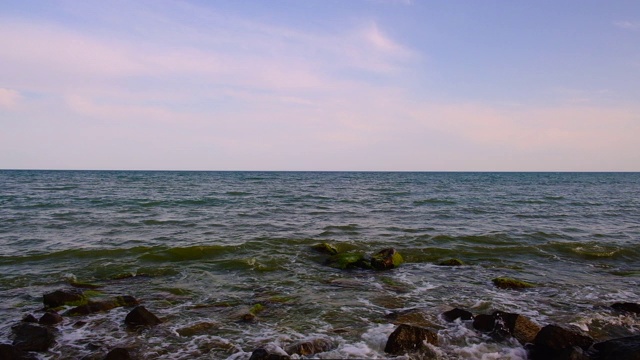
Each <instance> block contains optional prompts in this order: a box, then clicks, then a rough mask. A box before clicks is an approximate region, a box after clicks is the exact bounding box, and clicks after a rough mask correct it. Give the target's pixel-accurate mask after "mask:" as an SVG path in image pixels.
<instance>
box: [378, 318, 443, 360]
mask: <svg viewBox="0 0 640 360" xmlns="http://www.w3.org/2000/svg"><path fill="white" fill-rule="evenodd" d="M425 341H426V342H428V343H429V344H432V345H438V335H437V334H436V333H435V332H433V331H431V330H429V329H427V328H423V327H418V326H412V325H406V324H401V325H400V326H398V327H397V328H396V329H395V330H394V331H393V333H391V335H389V339H388V340H387V344H386V346H385V347H384V351H385V352H386V353H389V354H394V355H403V354H406V353H425V354H431V353H432V350H431V349H429V347H427V346H426V345H425Z"/></svg>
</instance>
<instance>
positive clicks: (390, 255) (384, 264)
mask: <svg viewBox="0 0 640 360" xmlns="http://www.w3.org/2000/svg"><path fill="white" fill-rule="evenodd" d="M403 262H404V260H403V259H402V255H400V253H399V252H398V251H396V249H394V248H389V249H384V250H380V251H378V252H377V253H376V254H375V255H373V256H372V257H371V266H372V267H373V268H374V269H376V270H389V269H393V268H397V267H398V266H400V264H402V263H403Z"/></svg>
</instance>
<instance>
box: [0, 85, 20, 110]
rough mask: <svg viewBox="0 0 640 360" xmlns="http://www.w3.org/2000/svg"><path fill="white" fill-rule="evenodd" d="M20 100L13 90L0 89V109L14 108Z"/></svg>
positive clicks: (16, 92)
mask: <svg viewBox="0 0 640 360" xmlns="http://www.w3.org/2000/svg"><path fill="white" fill-rule="evenodd" d="M21 99H22V96H21V95H20V93H19V92H18V91H16V90H13V89H5V88H0V108H5V109H12V108H15V107H16V106H17V105H18V103H19V102H20V100H21Z"/></svg>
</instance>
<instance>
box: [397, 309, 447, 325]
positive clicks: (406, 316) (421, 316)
mask: <svg viewBox="0 0 640 360" xmlns="http://www.w3.org/2000/svg"><path fill="white" fill-rule="evenodd" d="M385 318H386V319H389V320H391V321H392V322H393V323H394V324H398V325H399V324H407V325H413V326H419V327H428V328H436V327H438V325H436V324H435V323H434V322H433V321H431V320H430V319H429V318H428V317H427V316H426V314H425V313H424V312H423V311H422V310H421V309H409V310H400V311H393V312H391V313H389V314H387V315H385Z"/></svg>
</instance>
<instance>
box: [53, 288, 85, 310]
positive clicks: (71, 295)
mask: <svg viewBox="0 0 640 360" xmlns="http://www.w3.org/2000/svg"><path fill="white" fill-rule="evenodd" d="M88 301H89V299H88V298H87V296H85V295H84V293H83V292H82V291H79V290H76V289H70V290H68V289H63V290H56V291H54V292H52V293H48V294H44V295H43V296H42V302H43V303H44V306H45V307H47V308H59V307H61V306H80V305H85V304H86V303H87V302H88Z"/></svg>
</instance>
